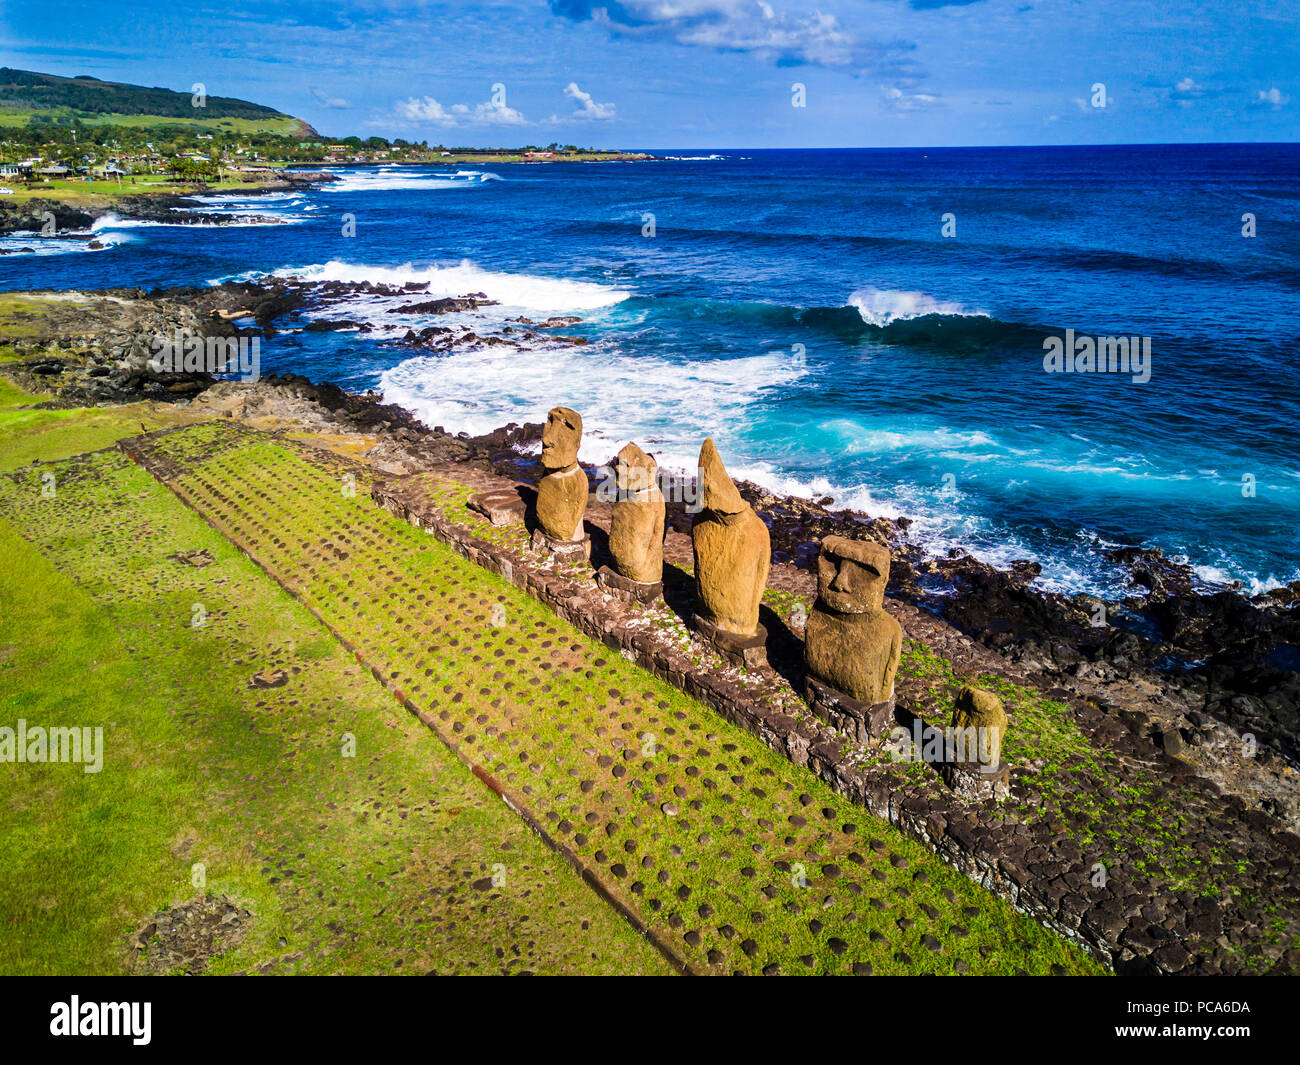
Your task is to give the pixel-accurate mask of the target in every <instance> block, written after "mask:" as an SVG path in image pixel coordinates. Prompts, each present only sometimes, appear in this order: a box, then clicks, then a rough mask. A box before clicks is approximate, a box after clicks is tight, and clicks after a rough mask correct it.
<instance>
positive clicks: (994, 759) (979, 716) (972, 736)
mask: <svg viewBox="0 0 1300 1065" xmlns="http://www.w3.org/2000/svg"><path fill="white" fill-rule="evenodd" d="M952 727H953V729H954V730H960V732H961V735H959V736H957V737H955V742H956V750H957V753H958V755H959V756H964V757H963V758H962V760H964V761H968V762H978V763H979V764H980V765H982V766H988V767H989V768H996V767H997V766H998V765H999V763H1000V762H1001V761H1002V737H1003V735H1005V733H1006V729H1007V712H1006V710H1004V709H1003V708H1002V700H1001V699H999V698H998V697H997V696H996V695H994V694H993V693H992V692H991V691H985V690H984V689H983V688H972V687H971V686H970V685H965V686H963V687H962V689H961V691H959V692H958V693H957V699H956V702H955V703H954V705H953V711H952ZM971 730H973V731H971Z"/></svg>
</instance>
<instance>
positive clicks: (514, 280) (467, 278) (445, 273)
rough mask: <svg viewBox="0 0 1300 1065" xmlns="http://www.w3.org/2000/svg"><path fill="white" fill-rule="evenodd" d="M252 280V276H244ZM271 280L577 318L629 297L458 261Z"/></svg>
mask: <svg viewBox="0 0 1300 1065" xmlns="http://www.w3.org/2000/svg"><path fill="white" fill-rule="evenodd" d="M244 276H245V277H251V276H256V275H252V274H249V275H244ZM275 276H276V277H284V278H296V279H298V280H301V281H309V282H311V281H346V282H354V283H359V282H362V281H369V282H370V283H371V284H375V285H395V286H402V285H407V284H411V283H416V284H426V283H427V284H428V286H429V291H428V293H427V294H425V293H423V292H421V293H412V294H411V298H412V299H419V300H424V299H435V298H437V297H440V296H464V295H466V294H467V293H470V292H482V293H484V294H485V295H486V296H487V297H488V299H491V300H496V301H497V302H498V303H499V304H501V308H495V309H496V310H502V309H504V310H508V311H510V312H512V313H518V312H530V313H542V314H548V315H550V314H578V313H582V312H584V311H587V312H589V311H596V310H600V309H602V308H605V307H612V306H613V305H614V304H616V303H620V302H622V301H623V300H625V299H627V298H628V296H629V295H630V293H629V292H627V291H626V290H625V289H620V288H612V287H610V286H608V285H601V284H597V283H596V282H593V281H574V280H569V279H567V278H554V277H539V276H537V275H534V274H513V273H505V272H502V271H497V270H484V269H483V268H482V267H481V266H478V265H477V264H475V263H472V262H470V261H469V260H463V261H461V262H460V263H458V264H457V265H455V266H416V265H414V264H412V263H404V264H403V265H401V266H369V265H366V264H364V263H349V262H343V261H341V260H337V259H333V260H331V261H329V262H327V263H318V264H315V265H312V266H287V267H282V268H281V269H279V270H276V271H275Z"/></svg>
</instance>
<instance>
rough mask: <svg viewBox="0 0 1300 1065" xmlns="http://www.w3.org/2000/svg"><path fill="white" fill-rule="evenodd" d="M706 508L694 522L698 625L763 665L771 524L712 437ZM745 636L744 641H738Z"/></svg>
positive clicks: (702, 480) (706, 462)
mask: <svg viewBox="0 0 1300 1065" xmlns="http://www.w3.org/2000/svg"><path fill="white" fill-rule="evenodd" d="M699 503H700V508H701V509H700V512H699V513H698V514H697V515H696V516H695V521H694V522H693V524H692V526H691V544H692V547H693V549H694V555H695V587H696V598H697V601H698V606H697V609H696V623H697V624H696V627H697V628H698V629H700V630H701V631H702V632H703V633H704V634H705V635H706V636H708V637H709V638H710V639H711V640H712V641H713V643H714V644H715V645H716V646H717V647H718V648H719V650H722V651H723V652H724V653H727V652H728V651H736V652H738V653H741V654H742V657H744V658H745V661H746V664H751V665H752V664H758V662H757V659H758V658H759V657H760V656H759V655H754V654H752V653H751V652H753V651H754V641H757V649H758V651H760V652H761V649H762V642H763V639H764V638H765V637H766V635H767V634H766V632H764V630H763V627H762V626H761V625H759V623H758V607H759V603H760V602H761V600H762V598H763V589H764V587H766V585H767V573H768V569H769V567H770V566H771V546H770V541H769V538H768V532H767V526H766V525H765V524H763V519H762V518H760V517H759V516H758V515H757V514H755V513H754V508H753V507H751V506H750V505H749V504H748V503H746V502H745V500H744V499H742V498H741V495H740V492H739V490H737V488H736V486H735V484H733V483H732V480H731V478H730V477H729V476H727V471H726V468H725V467H724V466H723V465H722V459H721V458H720V457H719V456H718V449H717V447H716V446H715V445H714V443H713V441H712V440H705V441H704V446H703V447H702V448H700V464H699ZM734 638H739V639H734Z"/></svg>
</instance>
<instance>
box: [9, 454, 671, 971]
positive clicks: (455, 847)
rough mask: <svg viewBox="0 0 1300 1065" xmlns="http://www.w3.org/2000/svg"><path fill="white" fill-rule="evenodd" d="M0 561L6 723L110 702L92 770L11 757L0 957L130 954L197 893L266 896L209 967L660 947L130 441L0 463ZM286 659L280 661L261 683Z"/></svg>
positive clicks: (83, 712) (57, 967) (51, 960)
mask: <svg viewBox="0 0 1300 1065" xmlns="http://www.w3.org/2000/svg"><path fill="white" fill-rule="evenodd" d="M41 473H51V474H53V476H54V480H53V483H52V489H53V494H52V495H45V494H43V493H42V485H43V483H44V482H43V481H42V478H41V476H40V474H41ZM191 552H206V555H202V556H199V557H198V561H200V562H201V563H203V564H201V565H193V564H191V561H189V560H187V559H186V558H185V557H178V556H185V555H189V553H191ZM189 558H190V559H193V558H194V556H193V555H189ZM0 584H2V585H3V587H4V588H5V592H6V595H5V609H4V610H3V611H0V724H5V725H8V726H10V727H14V726H15V724H16V721H17V719H19V718H23V719H25V720H26V721H27V722H28V723H29V725H36V724H39V725H41V726H43V727H51V726H63V725H68V726H97V727H102V728H103V730H104V733H103V735H104V745H105V755H104V761H103V768H102V771H101V772H99V773H94V774H87V773H85V772H84V771H83V767H81V766H79V765H73V764H46V765H39V764H27V765H17V764H11V763H7V764H3V765H0V914H3V915H4V921H5V924H4V935H3V936H2V937H0V971H2V972H5V973H10V974H12V973H37V974H41V973H43V974H49V973H115V972H123V971H134V970H136V969H138V968H140V967H142V966H147V965H148V963H149V954H148V953H146V954H145V955H144V956H139V955H138V954H137V952H136V951H135V950H133V949H131V947H130V945H129V942H128V941H129V939H130V937H131V935H132V933H133V932H134V931H135V930H136V929H138V928H140V927H141V926H142V925H143V924H145V923H146V922H148V921H149V920H150V919H151V918H153V917H154V915H156V914H158V913H159V912H160V911H163V910H166V909H168V908H170V907H174V906H177V905H179V904H181V903H183V902H185V901H186V900H189V899H192V898H194V897H196V896H200V895H204V894H205V893H206V894H207V895H208V896H210V897H212V898H223V899H229V900H231V901H232V902H233V903H234V904H235V905H236V906H238V907H240V908H242V909H247V910H248V911H250V913H251V914H252V920H251V922H250V924H249V929H248V933H247V937H246V938H245V939H244V941H243V942H242V943H241V944H239V945H238V946H237V947H235V948H234V949H233V950H230V951H229V952H227V953H225V954H222V955H220V956H217V957H214V958H212V959H211V961H210V965H209V970H208V971H211V972H216V973H226V972H277V973H278V972H310V973H366V972H412V973H422V972H428V971H438V972H461V973H467V972H519V971H525V970H526V971H532V972H592V973H611V972H666V971H667V965H666V963H665V962H664V960H663V959H662V957H661V956H660V955H659V954H658V953H657V952H656V951H654V949H653V948H652V947H651V946H650V945H649V944H648V943H647V942H646V941H645V940H644V939H642V938H640V937H639V936H637V935H636V934H635V933H634V932H633V931H632V930H631V929H630V928H629V927H628V926H627V925H626V924H625V923H624V922H623V921H622V920H621V919H619V918H618V917H616V916H615V915H614V914H613V912H612V911H611V910H610V909H609V908H608V907H606V906H605V905H604V904H603V903H601V902H600V901H599V899H598V898H597V897H596V896H595V894H594V893H592V892H591V891H590V890H589V889H588V888H587V886H586V885H584V884H583V883H582V882H581V881H580V880H579V879H578V878H577V877H576V875H574V874H573V872H572V871H571V870H570V869H569V868H568V867H567V866H566V865H564V864H563V863H562V862H561V861H560V860H559V859H558V858H557V856H555V855H554V854H552V853H551V852H550V851H548V850H547V849H545V847H544V846H543V845H542V844H541V842H540V841H539V840H537V839H536V837H535V836H533V835H532V834H531V833H530V832H529V831H528V829H527V828H526V827H525V825H524V824H523V823H522V822H521V821H520V820H519V819H518V818H517V817H516V816H515V815H514V814H513V813H512V812H511V811H509V810H508V809H507V808H506V807H505V806H504V805H502V804H501V803H500V802H498V801H497V800H496V799H495V798H494V797H493V796H492V795H491V794H490V793H489V792H487V791H486V789H484V788H483V787H482V786H481V785H480V784H479V783H478V782H477V781H476V780H475V779H474V778H473V777H472V776H471V775H470V774H469V772H468V771H467V770H466V769H465V768H464V767H463V766H462V765H461V764H460V763H459V762H457V761H456V760H455V759H454V758H453V757H451V756H450V755H449V754H448V753H447V752H446V751H445V749H444V748H443V747H442V746H441V745H440V744H438V743H437V742H436V741H435V740H434V739H433V737H431V736H430V735H429V734H428V732H427V730H425V729H424V728H423V727H422V726H420V725H419V724H418V723H417V722H415V721H414V720H413V719H412V718H411V717H410V716H409V715H408V714H406V712H405V711H403V710H402V709H401V708H400V707H399V706H397V705H396V704H395V702H394V701H393V699H392V697H391V695H389V694H388V693H387V692H386V691H384V689H383V688H382V687H381V686H380V685H379V684H377V683H376V682H375V681H374V679H373V678H372V677H371V676H370V675H369V674H368V673H367V672H366V671H364V670H363V669H361V668H360V667H359V666H358V665H357V663H356V662H355V660H354V659H353V658H352V657H351V656H350V655H348V654H347V653H346V652H345V651H344V650H343V648H342V647H341V646H340V645H339V644H338V643H337V641H336V640H334V639H333V638H332V637H331V636H330V635H329V634H328V633H327V632H326V631H325V630H324V629H323V628H322V627H321V626H320V624H319V623H318V622H316V621H315V620H314V619H313V618H312V617H311V616H310V615H309V614H308V613H307V612H306V611H305V610H304V609H303V608H302V607H301V606H300V605H299V604H298V603H296V602H295V601H294V600H293V599H292V598H290V597H289V596H288V595H286V594H285V593H284V591H283V590H281V589H280V588H279V587H278V586H277V585H276V584H274V582H272V581H271V580H269V579H268V578H266V577H265V576H264V575H263V574H262V573H261V571H260V570H258V569H257V568H256V567H255V566H254V565H253V564H252V563H251V562H249V561H248V560H247V559H246V558H244V557H243V556H242V555H241V554H239V552H237V551H236V550H235V549H234V548H233V547H232V546H231V545H230V544H229V543H227V542H226V541H224V540H223V539H222V538H221V537H220V536H218V535H217V534H216V533H214V532H213V531H212V530H211V529H210V528H209V527H208V526H207V525H205V524H204V523H203V522H202V521H201V520H200V519H199V518H198V517H196V516H195V515H194V514H193V513H192V512H191V511H189V510H187V509H186V508H185V507H184V506H183V505H182V504H181V503H180V502H179V501H178V500H177V499H176V498H175V497H174V496H173V495H171V494H170V493H169V492H167V491H166V489H164V488H162V487H161V486H159V485H158V484H157V483H156V482H155V481H154V480H153V479H152V478H150V477H148V476H147V475H146V474H144V473H143V472H141V471H140V470H138V469H137V468H136V467H135V466H133V465H132V464H131V463H130V462H129V461H128V460H126V459H125V458H124V457H123V456H121V455H120V454H119V453H118V452H116V451H109V452H103V453H100V454H96V455H91V456H86V457H83V458H79V459H74V460H72V461H70V462H64V463H58V464H55V465H52V466H43V467H40V468H29V469H27V470H24V471H23V473H22V474H21V475H20V476H19V477H18V479H17V480H16V481H15V480H14V479H11V478H9V477H3V478H0ZM196 605H197V606H199V607H201V608H202V613H203V617H202V620H203V624H202V625H200V626H198V627H195V625H194V621H195V618H196V617H197V616H198V614H197V613H196V609H195V608H196ZM278 670H283V672H284V677H285V682H284V684H283V685H282V686H279V687H273V688H267V689H259V688H256V687H253V686H251V684H252V680H251V678H253V676H254V675H255V674H264V673H265V672H266V671H278ZM277 676H278V674H277ZM348 736H351V737H352V738H353V740H354V742H355V756H353V757H349V756H348V755H347V753H346V751H345V748H344V743H345V740H346V738H347V737H348ZM199 864H201V865H202V867H203V869H202V871H203V881H202V885H203V886H202V887H196V884H195V877H196V867H197V865H199ZM494 874H495V875H496V876H497V877H498V881H497V882H493V879H492V878H493V875H494ZM502 877H503V878H504V879H501V878H502ZM156 949H157V940H156V939H155V940H154V941H153V943H152V944H151V950H156Z"/></svg>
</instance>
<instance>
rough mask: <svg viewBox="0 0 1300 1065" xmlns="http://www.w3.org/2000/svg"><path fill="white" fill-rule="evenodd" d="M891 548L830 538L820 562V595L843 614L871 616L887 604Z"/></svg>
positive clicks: (818, 580) (824, 546)
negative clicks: (886, 594)
mask: <svg viewBox="0 0 1300 1065" xmlns="http://www.w3.org/2000/svg"><path fill="white" fill-rule="evenodd" d="M887 583H889V549H888V548H886V547H884V546H882V545H881V544H877V543H872V542H871V541H869V540H850V539H849V538H848V537H846V536H828V537H826V539H825V540H823V541H822V549H821V555H820V556H819V557H818V559H817V587H818V595H819V596H820V598H821V600H822V602H823V603H825V604H826V606H827V607H828V608H830V609H831V610H834V611H836V612H838V613H840V614H869V613H872V612H873V611H876V610H880V609H882V608H883V607H884V605H885V585H886V584H887Z"/></svg>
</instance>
